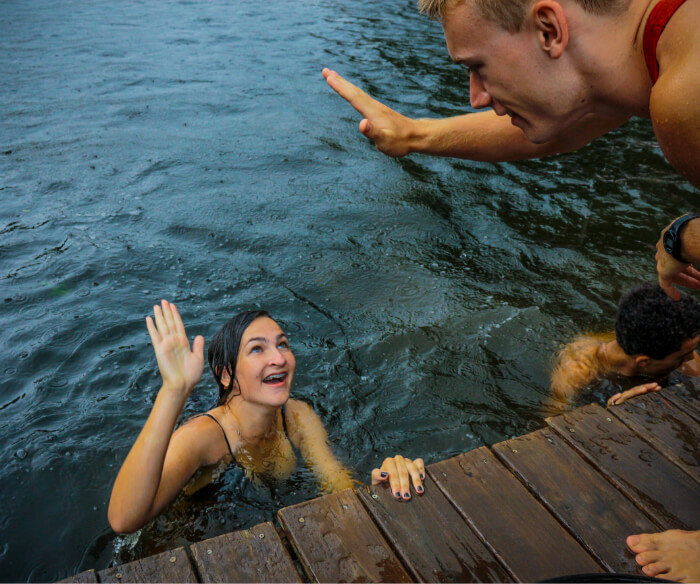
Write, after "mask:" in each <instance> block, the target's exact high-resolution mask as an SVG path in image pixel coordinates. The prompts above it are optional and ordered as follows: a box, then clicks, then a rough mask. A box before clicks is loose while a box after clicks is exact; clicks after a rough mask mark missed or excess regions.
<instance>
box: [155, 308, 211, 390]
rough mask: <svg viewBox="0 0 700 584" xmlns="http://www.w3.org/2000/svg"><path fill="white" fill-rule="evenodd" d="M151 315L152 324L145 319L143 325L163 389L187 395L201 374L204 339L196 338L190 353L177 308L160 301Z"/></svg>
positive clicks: (202, 369) (199, 336)
mask: <svg viewBox="0 0 700 584" xmlns="http://www.w3.org/2000/svg"><path fill="white" fill-rule="evenodd" d="M153 313H154V315H155V323H154V322H153V319H152V318H151V317H150V316H147V317H146V326H147V327H148V334H149V335H150V336H151V342H152V343H153V349H154V350H155V353H156V359H157V360H158V368H159V369H160V375H161V377H162V378H163V386H164V387H167V388H169V389H172V390H176V391H184V392H186V395H189V393H190V392H191V391H192V389H193V388H194V386H195V385H197V384H198V383H199V380H200V379H201V378H202V372H203V371H204V337H202V336H201V335H198V336H197V337H196V338H195V339H194V342H193V343H192V349H191V350H190V342H189V340H188V339H187V333H186V332H185V326H184V325H183V324H182V318H181V317H180V313H179V312H178V311H177V307H176V306H175V305H174V304H170V303H169V302H168V301H167V300H163V301H161V306H158V305H156V306H154V307H153Z"/></svg>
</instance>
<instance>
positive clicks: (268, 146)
mask: <svg viewBox="0 0 700 584" xmlns="http://www.w3.org/2000/svg"><path fill="white" fill-rule="evenodd" d="M324 66H328V67H332V68H334V69H336V70H337V71H339V72H340V73H341V74H343V75H345V76H347V77H348V78H349V79H351V80H353V81H355V82H356V83H358V84H359V85H361V86H362V87H364V88H366V89H367V90H369V91H370V92H372V93H373V94H374V95H375V96H376V97H377V98H379V99H381V100H383V101H384V102H385V103H387V104H388V105H390V106H392V107H395V108H397V109H399V110H400V111H401V112H403V113H405V114H407V115H409V116H412V117H425V116H432V117H438V116H445V115H453V114H458V113H462V112H464V111H467V110H468V86H467V79H466V75H465V73H464V72H463V71H462V70H461V69H459V68H458V67H457V66H455V65H453V64H451V62H450V61H449V58H448V55H447V51H446V49H445V47H444V40H443V38H442V31H441V28H440V26H439V25H438V24H436V23H434V22H431V21H429V20H427V19H426V18H424V17H422V16H420V15H419V14H418V13H417V11H416V9H415V6H414V2H413V0H385V1H383V2H375V1H370V0H353V1H352V2H333V1H330V0H301V1H299V0H297V1H292V0H272V1H271V2H223V1H212V0H210V1H207V2H204V1H200V0H191V1H172V0H164V1H159V2H155V1H151V2H149V1H135V0H125V1H123V2H117V3H115V2H105V1H104V0H94V1H91V2H78V1H69V0H65V1H63V2H49V1H48V0H24V1H19V0H11V1H7V0H6V1H3V2H0V71H1V75H0V100H1V103H2V108H1V109H0V196H1V197H2V198H1V201H2V204H1V205H0V213H1V218H0V221H1V223H0V227H1V229H2V231H1V233H2V239H1V240H0V282H1V284H0V286H1V294H0V326H1V328H2V331H3V335H2V338H3V350H2V352H1V353H0V375H2V393H1V394H0V456H1V457H2V465H1V466H0V469H1V470H0V477H1V480H2V485H3V486H2V490H1V491H0V578H1V579H2V580H6V581H26V580H29V581H51V580H55V579H58V578H62V577H66V576H68V575H70V574H73V573H76V572H78V571H82V570H85V569H88V568H96V569H102V568H104V567H107V566H108V565H110V564H111V563H114V562H124V561H129V560H132V559H135V558H137V557H140V556H141V555H146V554H151V553H154V552H157V551H162V550H165V549H169V548H172V547H174V546H176V545H182V544H183V543H186V542H188V541H196V540H199V539H203V538H206V537H211V536H214V535H217V534H219V533H223V532H225V531H231V530H235V529H241V528H246V527H250V526H252V525H255V524H256V523H259V522H261V521H265V520H271V519H273V518H274V517H275V513H276V510H277V509H278V508H280V507H282V506H286V505H290V504H293V503H297V502H299V501H302V500H305V499H308V498H311V497H314V496H316V495H317V494H318V490H317V487H316V485H315V484H314V482H313V479H312V477H311V475H310V473H309V472H308V471H307V470H306V469H304V468H300V469H299V471H298V472H297V473H295V474H294V476H293V477H292V479H290V480H289V481H287V482H285V483H283V484H278V485H261V486H255V485H252V484H250V483H249V482H248V481H247V480H245V479H243V478H242V477H241V476H240V473H238V472H237V471H233V472H230V473H228V474H227V475H226V476H225V477H224V478H223V479H222V480H221V481H220V482H219V483H217V484H215V485H213V486H211V487H209V488H207V489H204V491H202V492H200V493H198V494H197V495H195V496H193V497H192V498H190V499H181V500H178V501H177V502H176V503H175V504H173V505H172V506H171V507H170V508H169V510H168V511H167V512H166V513H165V514H164V515H163V516H161V517H160V518H159V519H158V520H156V521H155V522H154V523H153V524H152V525H150V526H148V527H147V528H145V529H144V530H143V531H142V532H140V533H138V534H136V535H133V536H129V537H117V536H115V535H114V534H113V533H112V532H111V530H110V529H109V525H108V523H107V503H108V500H109V495H110V490H111V485H112V482H113V480H114V478H115V476H116V472H117V470H118V468H119V465H120V464H121V462H122V461H123V459H124V457H125V456H126V453H127V452H128V449H129V448H130V446H131V444H132V443H133V441H134V439H135V438H136V436H137V434H138V432H139V430H140V428H141V426H142V424H143V422H144V421H145V418H146V416H147V415H148V412H149V410H150V407H151V405H152V403H153V400H154V398H155V395H156V392H157V390H158V388H159V376H158V372H157V367H156V363H155V359H154V357H153V353H152V349H151V347H150V346H149V344H148V336H147V333H146V327H145V323H144V316H145V315H146V314H148V313H149V312H150V310H151V307H152V305H153V304H154V303H156V302H157V301H159V299H161V298H167V299H169V300H172V301H174V302H177V304H178V306H179V308H180V310H181V313H182V314H183V317H184V320H185V324H186V326H187V329H188V332H189V333H191V334H203V335H204V336H205V338H209V337H211V335H212V334H213V332H215V330H217V328H218V327H219V326H220V325H221V324H222V323H223V322H224V321H225V320H227V319H228V318H230V316H232V315H233V314H234V313H236V312H237V311H239V310H241V309H245V308H250V307H257V306H261V307H265V308H267V309H268V310H270V311H271V312H272V313H273V315H275V316H276V318H278V319H279V320H280V322H281V323H282V324H283V326H284V327H285V328H286V330H287V331H288V332H289V334H290V337H291V341H292V347H293V349H294V351H295V354H296V356H297V363H298V364H297V375H296V377H295V391H294V393H295V395H296V397H298V398H300V399H303V400H305V401H307V402H309V403H310V404H312V405H313V406H314V408H315V409H316V410H317V411H318V413H319V414H320V415H321V416H322V418H323V420H324V422H325V424H326V427H327V428H328V430H329V434H330V439H331V442H332V444H333V447H334V450H335V451H336V453H337V454H338V456H339V457H340V458H341V459H342V460H343V461H345V462H346V463H347V464H348V465H349V466H351V467H352V468H353V469H355V470H356V476H357V477H358V478H361V479H363V480H367V478H368V475H369V472H370V470H371V469H372V468H373V467H374V466H376V465H378V464H379V463H380V462H381V460H382V459H383V457H384V456H385V455H386V454H391V453H402V454H404V455H406V456H409V457H417V456H423V458H424V459H425V460H426V462H428V463H430V462H434V461H437V460H441V459H444V458H447V457H450V456H452V455H454V454H457V453H459V452H462V451H465V450H470V449H472V448H475V447H478V446H481V445H483V444H491V443H494V442H498V441H501V440H503V439H507V438H510V437H512V436H515V435H519V434H523V433H526V432H528V431H532V430H534V429H536V428H539V427H541V426H542V425H543V419H544V417H546V416H547V415H548V414H549V413H551V412H550V411H549V410H548V409H547V406H546V402H547V396H548V379H549V370H550V362H551V358H552V355H553V354H554V353H555V352H556V350H557V347H559V346H560V345H561V343H563V342H565V341H566V340H568V339H570V338H571V337H572V336H574V335H576V334H578V333H580V332H583V331H586V330H606V329H610V328H611V326H612V319H613V317H614V314H615V306H616V303H617V300H618V298H619V296H620V294H621V293H622V292H623V291H625V290H626V289H627V288H628V287H629V286H631V285H633V284H635V283H638V282H640V281H642V280H647V279H653V278H654V274H655V272H654V263H653V254H654V244H655V242H656V239H657V237H658V232H659V229H660V228H661V227H662V226H663V225H665V224H666V223H667V222H668V221H669V220H670V219H671V218H672V217H675V216H676V215H678V214H680V213H681V212H684V211H686V210H690V209H691V208H693V202H694V201H695V200H696V197H697V193H696V192H695V191H693V189H692V188H691V187H690V186H689V185H688V184H687V183H686V182H685V181H683V180H682V179H680V178H679V177H678V176H677V175H676V174H675V173H674V171H673V170H672V169H671V168H670V167H669V166H668V164H667V163H666V162H665V161H664V159H663V157H662V156H661V153H660V151H659V150H658V147H657V146H656V144H655V141H654V139H653V133H652V130H651V127H650V124H649V123H648V122H646V121H641V120H637V121H633V122H632V123H630V124H628V125H627V126H626V127H624V128H622V129H620V130H618V131H616V132H614V133H613V134H611V135H609V136H608V137H606V138H604V139H601V140H599V141H598V142H597V143H595V144H593V145H591V146H588V147H587V148H585V149H583V150H581V151H579V152H577V153H575V154H572V155H567V156H559V157H553V158H549V159H546V160H541V161H532V162H523V163H517V164H498V165H496V164H484V163H474V162H468V161H458V160H440V159H431V158H428V157H424V156H417V155H411V156H409V157H407V158H405V159H402V160H396V159H391V158H387V157H385V156H383V155H381V154H379V153H377V152H376V150H375V149H374V148H373V146H372V145H371V144H369V143H368V142H367V141H366V140H365V139H364V138H363V137H362V136H361V135H360V134H359V133H358V131H357V123H358V121H359V116H358V115H356V113H355V112H354V110H352V109H351V108H350V107H349V106H348V105H347V104H346V103H345V102H344V101H343V100H342V99H340V98H339V97H338V96H336V95H335V94H334V93H333V92H332V91H331V90H330V88H328V87H327V85H326V83H325V82H324V81H323V79H322V77H321V69H322V68H323V67H324ZM215 396H216V386H215V384H214V383H213V381H212V380H211V379H210V378H209V377H208V376H205V381H204V382H203V383H202V385H201V386H200V387H199V388H198V389H197V390H196V391H195V392H194V394H193V396H192V398H191V399H190V401H189V402H188V405H187V407H186V412H185V415H191V414H193V413H196V412H200V411H203V410H206V409H208V408H210V407H212V406H213V405H214V403H215V401H216V397H215Z"/></svg>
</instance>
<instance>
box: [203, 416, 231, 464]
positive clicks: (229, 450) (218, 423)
mask: <svg viewBox="0 0 700 584" xmlns="http://www.w3.org/2000/svg"><path fill="white" fill-rule="evenodd" d="M200 415H201V416H206V417H207V418H211V419H212V420H214V421H215V422H216V423H217V425H218V426H219V428H221V432H223V434H224V440H226V446H228V452H229V454H230V455H231V458H233V459H234V460H236V457H235V456H233V450H231V444H230V443H229V441H228V436H226V430H224V427H223V426H222V425H221V422H219V420H217V419H216V418H215V417H214V416H212V415H211V414H200Z"/></svg>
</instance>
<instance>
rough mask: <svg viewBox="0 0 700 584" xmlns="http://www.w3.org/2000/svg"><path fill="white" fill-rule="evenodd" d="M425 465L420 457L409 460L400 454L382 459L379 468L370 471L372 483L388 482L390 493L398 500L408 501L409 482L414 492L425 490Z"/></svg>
mask: <svg viewBox="0 0 700 584" xmlns="http://www.w3.org/2000/svg"><path fill="white" fill-rule="evenodd" d="M424 479H425V465H424V464H423V459H422V458H416V459H415V460H411V459H409V458H404V457H403V456H401V455H400V454H399V455H397V456H391V457H389V458H385V459H384V463H383V464H382V467H381V468H375V469H374V470H373V471H372V484H373V485H378V484H380V483H386V482H388V483H389V487H390V488H391V494H392V495H394V499H396V500H398V501H408V500H409V499H410V498H411V483H413V488H414V489H415V491H416V493H417V494H419V495H422V494H423V493H424V492H425V489H424V487H423V480H424Z"/></svg>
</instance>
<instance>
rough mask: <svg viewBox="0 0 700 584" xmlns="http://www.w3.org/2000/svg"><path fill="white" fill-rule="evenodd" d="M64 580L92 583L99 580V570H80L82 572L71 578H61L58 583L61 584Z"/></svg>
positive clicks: (85, 583) (83, 583) (80, 583)
mask: <svg viewBox="0 0 700 584" xmlns="http://www.w3.org/2000/svg"><path fill="white" fill-rule="evenodd" d="M62 582H75V584H90V583H92V582H97V572H95V570H85V571H84V572H80V574H76V575H75V576H71V577H70V578H66V579H65V580H59V581H58V584H61V583H62Z"/></svg>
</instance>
